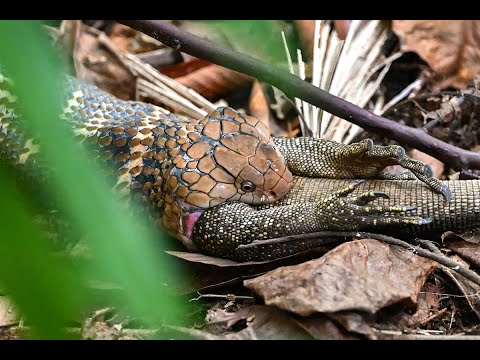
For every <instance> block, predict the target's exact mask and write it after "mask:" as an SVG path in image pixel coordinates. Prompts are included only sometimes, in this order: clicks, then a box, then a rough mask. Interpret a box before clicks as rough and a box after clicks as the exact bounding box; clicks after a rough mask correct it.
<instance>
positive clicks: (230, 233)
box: [0, 77, 451, 261]
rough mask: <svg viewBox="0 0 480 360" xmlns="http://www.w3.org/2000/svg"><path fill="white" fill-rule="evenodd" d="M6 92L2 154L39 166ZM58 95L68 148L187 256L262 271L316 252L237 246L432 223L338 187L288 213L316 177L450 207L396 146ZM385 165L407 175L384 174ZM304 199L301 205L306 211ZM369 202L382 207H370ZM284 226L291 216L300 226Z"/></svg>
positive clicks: (227, 116) (71, 92) (106, 97)
mask: <svg viewBox="0 0 480 360" xmlns="http://www.w3.org/2000/svg"><path fill="white" fill-rule="evenodd" d="M7 81H8V80H7V79H6V78H4V77H0V89H3V90H2V91H1V93H0V96H1V100H2V101H1V102H0V154H1V155H3V156H4V157H7V158H8V159H10V160H13V162H14V163H16V164H31V165H33V166H35V164H36V156H35V154H36V153H37V152H38V151H40V147H39V146H38V144H36V142H35V139H34V138H29V137H28V136H27V135H25V133H24V132H23V131H22V128H23V125H22V122H23V120H22V118H21V116H19V115H17V114H16V113H15V112H13V111H12V110H11V108H13V104H14V103H15V101H16V99H15V97H14V96H13V95H12V94H11V93H9V92H8V91H7V90H5V89H6V88H7V86H6V82H7ZM65 88H66V89H67V95H68V96H67V99H66V103H65V107H64V112H63V114H61V118H62V119H64V120H65V121H67V122H68V123H69V124H71V128H72V135H73V136H72V138H75V139H76V140H77V141H79V142H81V143H83V144H85V146H86V148H87V149H90V150H93V151H92V152H91V154H92V156H96V157H98V158H100V159H102V160H103V161H104V162H106V163H107V164H106V165H107V167H109V168H111V169H114V170H115V172H116V173H115V181H114V189H115V190H117V191H119V192H128V193H131V194H135V193H136V194H140V195H141V197H142V198H144V199H145V200H146V202H147V203H148V204H149V205H150V207H151V208H152V209H153V211H154V214H155V217H156V219H157V223H159V224H163V227H164V228H165V229H166V230H167V231H168V232H169V233H170V234H172V235H174V236H176V237H177V238H178V239H179V240H180V241H181V242H182V243H183V244H184V245H185V246H186V247H187V249H189V250H190V251H200V252H204V253H207V254H210V255H216V256H222V257H227V258H231V259H235V260H240V261H244V260H252V259H255V260H258V259H265V258H273V257H278V256H282V255H285V254H287V255H288V253H289V252H290V253H291V252H292V251H298V250H302V249H303V248H305V247H311V246H312V245H311V244H307V243H305V242H304V243H305V244H306V245H305V244H303V245H302V244H300V243H299V244H296V246H293V247H292V249H293V250H291V251H290V250H288V251H286V250H285V248H284V247H282V250H281V251H279V252H276V251H275V248H271V247H269V249H270V250H269V251H268V253H265V251H263V252H261V253H255V252H252V251H247V252H243V253H242V252H237V251H236V250H235V249H236V247H237V246H238V245H240V244H245V243H249V242H251V241H253V240H262V239H269V238H273V237H278V236H282V235H291V234H300V233H308V232H312V231H319V230H328V229H332V230H336V229H338V228H342V229H343V230H352V229H355V230H356V229H368V228H371V227H373V228H375V229H376V228H377V227H380V228H381V227H385V226H387V227H391V226H397V227H402V226H414V227H422V226H425V225H427V224H429V223H431V221H432V216H430V215H431V214H430V213H428V212H422V211H418V208H417V209H416V207H415V206H412V205H410V204H408V203H407V204H405V203H403V204H402V203H395V204H393V203H391V202H390V203H388V204H385V203H384V204H382V203H381V201H382V200H385V201H386V200H387V199H388V195H387V193H386V192H385V191H380V190H375V189H374V188H372V187H365V186H366V185H365V184H360V182H353V183H352V182H348V181H347V182H345V181H343V183H342V184H343V185H342V186H341V187H338V186H335V183H330V186H331V190H330V191H328V190H327V191H326V190H325V186H323V185H322V186H311V185H309V187H308V186H307V187H305V189H306V190H305V191H308V192H310V195H311V196H310V197H309V199H308V203H302V202H301V201H299V202H295V203H294V204H293V203H292V199H295V196H291V194H292V191H291V189H292V186H293V184H297V183H302V181H303V180H302V179H304V178H302V177H311V178H319V179H318V180H322V181H323V184H326V183H325V181H326V179H328V178H329V179H365V178H376V179H388V180H389V181H386V180H382V181H380V188H381V184H382V183H395V181H391V180H396V182H397V183H399V184H400V185H401V184H402V183H409V184H411V183H414V184H415V185H414V186H416V188H415V189H422V191H423V193H426V192H429V193H430V194H432V195H431V196H433V197H436V198H441V196H439V195H437V194H441V195H443V196H444V197H445V198H447V200H450V198H451V193H450V190H449V187H448V186H447V184H445V183H443V182H441V181H439V180H438V179H435V178H433V177H432V171H431V168H430V167H429V166H427V165H425V164H424V163H422V162H420V161H417V160H414V159H411V158H409V157H408V156H406V155H405V150H404V149H403V148H402V147H400V146H393V145H392V146H378V145H373V143H372V141H371V140H364V141H361V142H359V143H355V144H351V145H344V144H340V143H336V142H331V141H326V140H320V139H314V138H307V137H301V138H275V137H271V136H270V134H269V131H268V129H267V127H266V126H265V125H264V124H263V123H262V122H260V121H258V120H257V119H255V118H253V117H251V116H248V115H244V114H241V113H239V112H236V111H234V110H233V109H230V108H226V107H224V108H218V109H217V110H215V111H214V112H212V113H211V114H209V115H208V116H206V117H205V118H203V119H189V120H184V119H181V118H178V117H176V116H174V115H172V114H165V113H164V111H162V110H161V109H160V108H158V107H156V106H154V105H152V104H147V103H143V102H139V101H124V100H120V99H117V98H115V97H113V96H112V95H110V94H108V93H106V92H104V91H102V90H100V89H99V88H97V87H95V86H93V85H88V84H84V83H82V82H79V81H78V80H76V79H75V78H72V77H67V78H66V86H65ZM390 165H400V166H403V167H404V168H405V169H406V170H408V172H407V173H405V174H403V175H391V174H389V173H386V172H384V171H383V170H384V169H385V168H386V167H387V166H390ZM292 174H293V175H292ZM294 175H295V176H294ZM298 176H301V177H298ZM414 178H417V179H419V180H421V181H422V182H423V183H424V184H426V185H427V186H425V185H424V184H423V185H422V183H421V182H419V181H413V180H412V179H414ZM314 180H317V179H314ZM329 181H335V180H329ZM303 183H305V182H304V181H303ZM367 184H368V182H367ZM337 185H338V184H337ZM297 188H300V187H297ZM358 188H362V189H367V190H363V191H361V192H358ZM294 190H295V189H294ZM415 191H416V190H415ZM415 191H414V192H415ZM289 192H290V193H289ZM293 193H294V194H295V191H293ZM296 194H297V195H298V191H297V192H296ZM304 195H305V193H303V195H302V196H300V197H298V196H297V199H299V200H302V201H303V200H305V199H306V197H305V196H304ZM312 199H313V200H312ZM279 200H281V201H280V202H279ZM374 200H378V201H379V204H377V205H372V204H370V203H371V202H372V201H374ZM407 200H411V201H415V200H417V199H416V198H415V197H411V198H408V197H407ZM413 205H415V204H413ZM251 206H253V208H252V207H251ZM415 211H417V212H416V213H415ZM409 212H410V213H411V212H413V213H411V214H410V215H408V213H409ZM242 214H243V215H242ZM252 214H258V216H255V215H252ZM260 214H261V216H260ZM242 216H243V219H242ZM252 216H253V217H252ZM292 216H297V217H298V221H297V225H296V226H295V224H292V220H293V222H295V219H292ZM252 219H253V220H252Z"/></svg>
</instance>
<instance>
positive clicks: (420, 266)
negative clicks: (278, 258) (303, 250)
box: [244, 239, 436, 316]
mask: <svg viewBox="0 0 480 360" xmlns="http://www.w3.org/2000/svg"><path fill="white" fill-rule="evenodd" d="M435 266H436V264H435V262H434V261H431V260H428V259H424V258H421V257H418V256H416V255H414V254H413V253H412V252H410V251H408V250H405V249H400V248H397V247H394V246H390V245H386V244H383V243H380V242H378V241H375V240H370V239H367V240H357V241H352V242H348V243H345V244H342V245H340V246H338V247H336V248H335V249H333V250H332V251H330V252H329V253H327V254H326V255H325V256H323V257H322V258H320V259H315V260H311V261H308V262H306V263H303V264H299V265H295V266H287V267H281V268H278V269H276V270H273V271H270V272H268V273H266V274H264V275H262V276H259V277H257V278H255V279H252V280H246V281H244V284H245V286H246V287H248V288H250V289H252V290H253V291H254V292H255V293H257V294H258V295H260V296H262V297H263V298H264V300H265V303H266V304H268V305H275V306H277V307H279V308H281V309H284V310H288V311H292V312H294V313H297V314H300V315H304V316H307V315H310V314H313V313H316V312H335V311H342V310H360V311H366V312H369V313H375V312H376V311H378V310H379V309H381V308H383V307H385V306H388V305H391V304H395V303H397V302H400V301H405V302H407V304H408V303H409V302H410V303H415V301H416V299H417V296H418V292H419V291H420V289H421V287H422V285H423V283H424V282H425V279H426V278H427V276H428V275H429V274H430V273H431V272H432V271H433V269H434V268H435Z"/></svg>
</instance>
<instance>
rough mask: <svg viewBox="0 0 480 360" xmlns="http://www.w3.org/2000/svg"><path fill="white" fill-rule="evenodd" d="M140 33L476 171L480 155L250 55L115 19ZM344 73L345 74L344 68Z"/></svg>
mask: <svg viewBox="0 0 480 360" xmlns="http://www.w3.org/2000/svg"><path fill="white" fill-rule="evenodd" d="M117 21H118V22H119V23H122V24H124V25H127V26H129V27H131V28H133V29H136V30H138V31H141V32H143V33H145V34H147V35H149V36H151V37H153V38H154V39H157V40H159V41H161V42H162V43H164V44H165V45H167V46H170V47H172V48H174V49H176V50H179V51H182V52H185V53H187V54H190V55H192V56H195V57H199V58H201V59H204V60H207V61H210V62H212V63H215V64H218V65H221V66H224V67H227V68H229V69H232V70H236V71H239V72H241V73H244V74H247V75H250V76H253V77H255V78H257V79H259V80H260V81H264V82H266V83H269V84H271V85H273V86H275V87H277V88H279V89H281V90H282V91H283V92H284V93H286V94H287V95H289V96H290V97H292V98H293V97H298V98H300V99H302V100H304V101H306V102H308V103H310V104H313V105H315V106H318V107H319V108H321V109H323V110H325V111H328V112H329V113H331V114H333V115H336V116H338V117H341V118H343V119H345V120H347V121H350V122H352V123H354V124H356V125H358V126H361V127H362V128H364V129H365V130H368V131H372V132H376V133H379V134H382V135H384V136H386V137H388V138H391V139H394V140H396V141H398V142H399V143H402V144H409V145H410V146H413V147H416V148H417V149H419V150H421V151H423V152H425V153H427V154H430V155H432V156H434V157H436V158H438V159H439V160H441V161H443V162H444V163H446V164H448V165H449V166H451V167H453V168H455V169H457V170H458V169H469V168H470V169H480V154H478V153H474V152H471V151H467V150H464V149H460V148H458V147H456V146H453V145H450V144H448V143H446V142H443V141H441V140H438V139H436V138H434V137H433V136H431V135H429V134H427V133H426V132H425V131H424V130H422V129H416V128H412V127H409V126H405V125H401V124H399V123H396V122H394V121H391V120H388V119H386V118H384V117H382V116H379V115H375V114H373V113H371V112H370V111H368V110H365V109H362V108H360V107H358V106H356V105H354V104H351V103H349V102H348V101H345V100H343V99H341V98H338V97H336V96H334V95H331V94H329V93H328V92H326V91H323V90H321V89H319V88H318V87H315V86H313V85H312V84H309V83H307V82H306V81H303V80H301V79H300V78H298V77H297V76H294V75H291V74H289V73H288V72H287V71H284V70H280V69H278V68H276V67H275V66H272V65H271V64H267V63H265V62H263V61H260V60H257V59H255V58H253V57H251V56H248V55H245V54H242V53H239V52H236V51H233V50H229V49H224V48H221V47H219V46H217V45H216V44H214V43H211V42H209V41H207V40H203V39H201V38H199V37H197V36H195V35H192V34H189V33H187V32H184V31H182V30H180V29H179V28H177V27H176V26H174V25H171V24H169V23H167V22H163V21H159V20H117ZM345 71H348V69H346V70H345Z"/></svg>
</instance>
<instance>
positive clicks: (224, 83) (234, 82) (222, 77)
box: [175, 64, 252, 100]
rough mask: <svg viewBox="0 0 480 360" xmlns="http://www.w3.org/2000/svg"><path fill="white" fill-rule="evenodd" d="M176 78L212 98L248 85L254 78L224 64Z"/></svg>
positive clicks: (210, 66)
mask: <svg viewBox="0 0 480 360" xmlns="http://www.w3.org/2000/svg"><path fill="white" fill-rule="evenodd" d="M175 80H177V81H178V82H179V83H180V84H182V85H184V86H186V87H188V88H191V89H193V90H195V91H196V92H198V93H199V94H201V95H202V96H204V97H206V98H207V99H210V100H212V99H218V98H220V97H222V96H223V95H225V94H227V93H229V92H230V91H232V90H234V89H238V88H240V87H242V86H246V85H248V84H249V83H250V82H251V81H252V78H251V77H250V76H247V75H245V74H241V73H239V72H236V71H233V70H230V69H227V68H224V67H223V66H219V65H215V64H212V65H208V66H205V67H202V68H200V69H198V70H196V71H194V72H192V73H190V74H188V75H185V76H181V77H178V78H176V79H175Z"/></svg>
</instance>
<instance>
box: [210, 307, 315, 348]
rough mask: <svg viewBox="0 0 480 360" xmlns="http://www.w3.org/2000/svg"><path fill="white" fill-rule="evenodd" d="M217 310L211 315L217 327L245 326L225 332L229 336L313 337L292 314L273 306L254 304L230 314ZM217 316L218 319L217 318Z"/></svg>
mask: <svg viewBox="0 0 480 360" xmlns="http://www.w3.org/2000/svg"><path fill="white" fill-rule="evenodd" d="M215 311H216V314H213V315H212V314H211V315H210V317H211V320H210V323H211V324H215V328H218V327H219V325H221V324H222V323H223V329H224V330H229V329H232V328H234V327H243V329H242V330H240V331H238V332H236V333H234V334H232V333H227V334H225V335H224V336H228V338H232V336H233V335H236V336H237V337H238V338H242V339H245V338H247V339H252V340H253V339H258V340H288V339H295V340H301V339H312V337H311V336H310V335H309V333H308V332H307V331H306V330H305V329H304V328H303V327H302V326H300V325H299V323H298V322H297V321H295V319H294V318H293V317H292V315H291V314H289V313H287V312H285V311H282V310H279V309H277V308H274V307H271V306H263V305H253V306H249V307H245V308H243V309H240V310H239V311H237V312H236V313H230V314H229V313H226V312H225V311H224V310H222V309H216V310H215ZM217 317H218V319H216V318H217ZM249 328H250V330H249ZM207 329H208V327H207ZM250 336H251V337H250Z"/></svg>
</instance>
